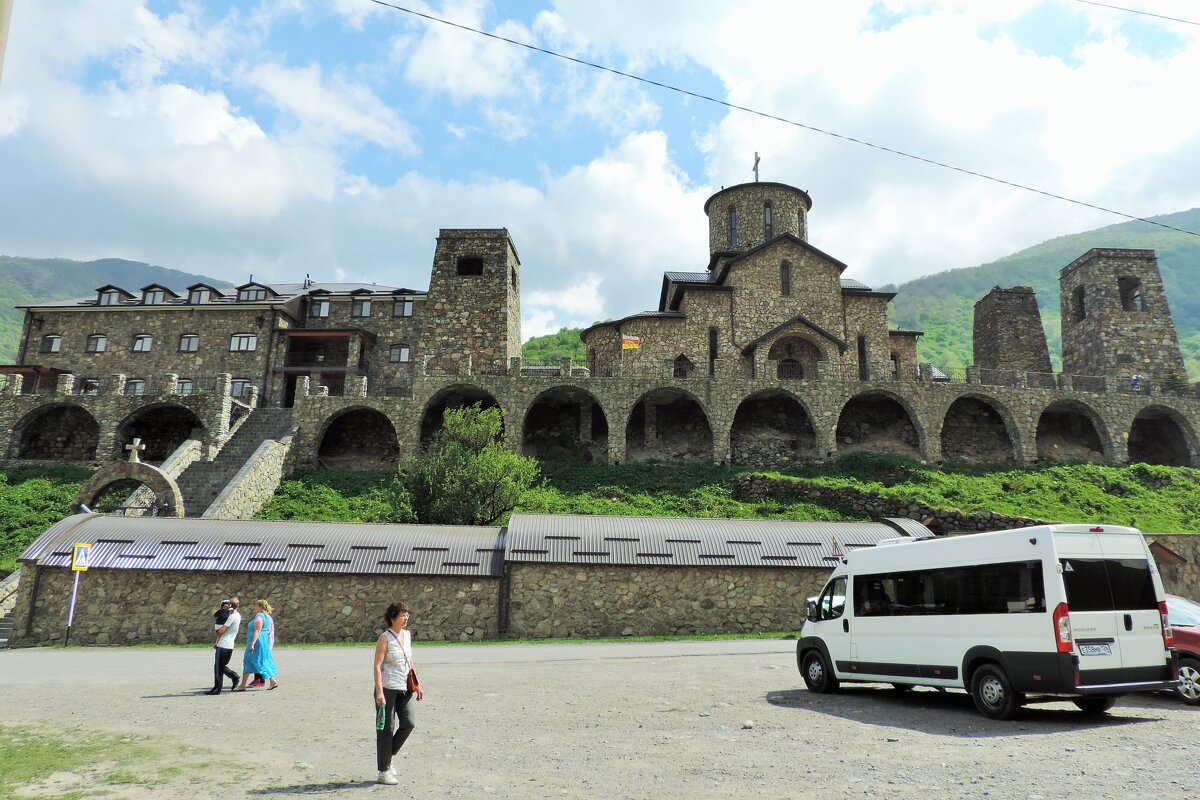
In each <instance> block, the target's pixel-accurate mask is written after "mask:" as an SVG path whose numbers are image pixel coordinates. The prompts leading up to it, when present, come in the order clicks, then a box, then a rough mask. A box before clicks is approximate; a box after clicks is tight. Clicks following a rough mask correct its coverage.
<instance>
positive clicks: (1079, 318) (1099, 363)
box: [1058, 248, 1187, 382]
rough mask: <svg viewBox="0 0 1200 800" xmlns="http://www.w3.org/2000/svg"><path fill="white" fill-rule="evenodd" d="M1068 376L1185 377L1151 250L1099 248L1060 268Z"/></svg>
mask: <svg viewBox="0 0 1200 800" xmlns="http://www.w3.org/2000/svg"><path fill="white" fill-rule="evenodd" d="M1058 285H1059V290H1060V291H1061V303H1062V348H1063V371H1064V372H1068V373H1072V374H1075V375H1097V376H1105V377H1110V378H1115V379H1119V380H1126V381H1127V380H1129V378H1130V377H1132V376H1133V375H1135V374H1138V373H1140V374H1141V375H1142V376H1143V377H1145V378H1148V379H1150V380H1153V381H1160V382H1161V381H1164V380H1180V381H1186V380H1187V372H1186V371H1185V370H1184V367H1183V354H1182V353H1181V352H1180V351H1179V339H1178V337H1177V336H1176V334H1175V323H1174V322H1173V321H1172V320H1171V309H1170V308H1169V307H1168V306H1167V295H1166V292H1165V291H1164V290H1163V283H1162V276H1161V275H1160V274H1159V272H1158V259H1157V258H1156V257H1155V255H1154V251H1153V250H1118V249H1111V248H1095V249H1092V250H1089V251H1088V252H1086V253H1084V254H1083V255H1082V256H1080V257H1079V258H1077V259H1075V260H1074V261H1073V262H1071V263H1070V264H1068V265H1067V266H1065V267H1063V269H1062V272H1061V273H1060V274H1059V277H1058Z"/></svg>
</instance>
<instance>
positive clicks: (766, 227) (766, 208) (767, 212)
mask: <svg viewBox="0 0 1200 800" xmlns="http://www.w3.org/2000/svg"><path fill="white" fill-rule="evenodd" d="M774 227H775V226H774V220H772V218H771V204H770V203H769V202H767V203H764V204H763V241H764V242H769V241H771V238H772V236H773V229H774Z"/></svg>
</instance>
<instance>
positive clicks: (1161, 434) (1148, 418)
mask: <svg viewBox="0 0 1200 800" xmlns="http://www.w3.org/2000/svg"><path fill="white" fill-rule="evenodd" d="M1129 461H1130V463H1134V464H1162V465H1164V466H1168V467H1186V466H1188V465H1189V464H1190V463H1191V456H1190V454H1189V453H1188V446H1187V439H1186V438H1185V436H1184V429H1183V426H1182V424H1181V423H1180V421H1179V420H1178V419H1177V418H1176V415H1175V413H1174V412H1172V411H1170V410H1168V409H1165V408H1161V407H1158V406H1150V407H1149V408H1144V409H1142V410H1141V411H1140V412H1139V413H1138V415H1137V416H1136V417H1135V418H1134V420H1133V426H1132V427H1131V428H1130V429H1129Z"/></svg>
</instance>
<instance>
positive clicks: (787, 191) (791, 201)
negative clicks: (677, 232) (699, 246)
mask: <svg viewBox="0 0 1200 800" xmlns="http://www.w3.org/2000/svg"><path fill="white" fill-rule="evenodd" d="M810 210H812V199H811V198H810V197H809V196H808V193H807V192H804V191H801V190H800V189H797V188H795V187H794V186H788V185H786V184H782V183H769V182H763V183H757V182H756V183H742V184H739V185H737V186H730V187H729V188H727V189H722V190H721V191H719V192H717V193H716V194H714V195H713V196H712V197H710V198H708V201H707V202H706V203H705V204H704V213H705V214H706V215H708V250H709V253H711V254H712V256H713V261H714V263H715V262H716V261H718V260H719V257H720V256H726V257H727V256H730V255H738V254H741V253H744V252H746V251H747V250H753V249H754V248H755V247H758V246H759V245H761V244H764V243H766V242H768V241H770V240H771V239H774V238H775V237H776V236H779V235H781V234H785V233H790V234H792V235H793V236H797V237H799V238H800V239H803V240H805V241H808V212H809V211H810Z"/></svg>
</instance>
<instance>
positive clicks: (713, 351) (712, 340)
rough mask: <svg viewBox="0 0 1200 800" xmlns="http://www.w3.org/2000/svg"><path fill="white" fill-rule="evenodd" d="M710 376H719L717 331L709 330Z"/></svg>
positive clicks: (714, 329)
mask: <svg viewBox="0 0 1200 800" xmlns="http://www.w3.org/2000/svg"><path fill="white" fill-rule="evenodd" d="M708 374H709V375H716V374H717V329H716V328H709V329H708Z"/></svg>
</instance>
